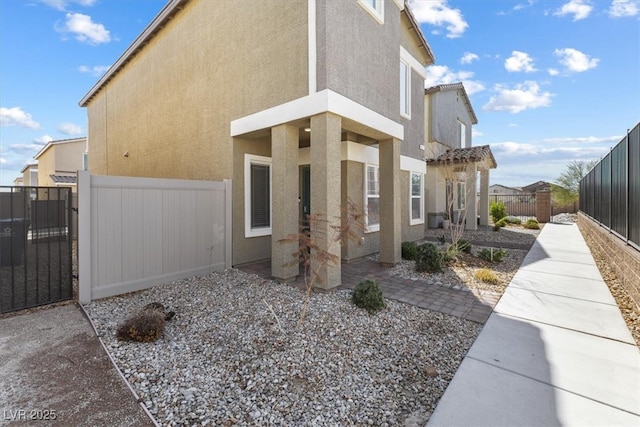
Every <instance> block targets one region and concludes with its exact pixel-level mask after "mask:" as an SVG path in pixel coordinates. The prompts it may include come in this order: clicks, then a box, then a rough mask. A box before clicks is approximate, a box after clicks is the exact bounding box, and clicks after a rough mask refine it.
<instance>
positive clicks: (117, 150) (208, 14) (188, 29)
mask: <svg viewBox="0 0 640 427" xmlns="http://www.w3.org/2000/svg"><path fill="white" fill-rule="evenodd" d="M307 33H308V30H307V3H306V2H291V1H289V0H270V1H268V2H254V1H249V0H240V1H234V2H227V1H203V0H195V1H190V2H189V3H187V4H186V6H185V8H184V9H183V10H182V11H180V12H179V13H178V14H177V15H176V16H175V17H174V18H173V19H172V20H171V21H169V22H168V23H167V24H166V26H165V28H164V29H163V30H161V31H160V32H159V33H158V35H156V36H155V37H154V38H153V39H152V40H151V41H150V42H149V44H148V45H147V46H145V47H144V48H143V49H142V51H141V52H140V53H138V54H137V55H136V56H134V57H133V58H132V59H131V61H130V62H129V63H128V64H127V65H126V66H125V67H124V69H123V70H122V71H120V72H119V73H117V74H116V75H115V76H114V78H113V79H112V80H111V81H110V82H109V83H108V85H107V86H106V87H104V88H103V89H102V90H100V91H99V92H98V94H97V95H96V96H95V97H94V98H93V99H92V100H91V101H90V102H89V105H88V109H87V110H88V118H89V170H90V172H91V173H94V174H108V175H128V176H147V177H167V178H183V179H203V180H219V179H224V178H231V177H232V153H233V144H232V139H231V137H230V136H229V134H230V129H229V125H230V122H231V120H233V119H237V118H239V117H243V116H246V115H248V114H251V113H254V112H257V111H261V110H263V109H266V108H269V107H272V106H275V105H278V104H282V103H284V102H286V101H289V100H292V99H296V98H299V97H301V96H304V95H306V94H308V76H307V74H308V67H307ZM265 41H268V43H265ZM125 153H127V154H128V157H125V156H124V154H125Z"/></svg>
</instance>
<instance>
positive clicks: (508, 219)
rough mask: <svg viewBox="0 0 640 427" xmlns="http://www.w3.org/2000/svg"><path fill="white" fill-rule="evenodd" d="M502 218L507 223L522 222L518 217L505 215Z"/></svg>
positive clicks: (516, 223)
mask: <svg viewBox="0 0 640 427" xmlns="http://www.w3.org/2000/svg"><path fill="white" fill-rule="evenodd" d="M503 219H504V220H505V221H506V222H507V224H515V225H520V224H522V220H521V219H520V218H516V217H515V216H507V217H505V218H503Z"/></svg>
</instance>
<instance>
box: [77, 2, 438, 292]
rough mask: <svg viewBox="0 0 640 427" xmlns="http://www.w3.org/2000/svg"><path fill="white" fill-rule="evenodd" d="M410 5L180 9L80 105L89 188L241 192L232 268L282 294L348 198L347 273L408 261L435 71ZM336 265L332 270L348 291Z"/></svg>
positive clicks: (416, 225)
mask: <svg viewBox="0 0 640 427" xmlns="http://www.w3.org/2000/svg"><path fill="white" fill-rule="evenodd" d="M433 61H434V59H433V54H432V52H431V50H430V48H429V45H428V43H427V41H426V40H425V38H424V36H423V34H422V32H421V31H420V28H419V25H418V24H417V22H416V21H415V19H414V17H413V16H412V14H411V12H410V11H409V8H408V6H407V4H406V3H404V2H403V1H402V0H344V1H334V0H316V1H307V0H298V1H293V0H273V1H268V2H267V1H248V0H245V1H234V2H222V1H204V0H191V1H188V0H172V1H170V2H169V3H168V4H167V5H166V6H165V7H164V8H163V9H162V11H161V12H160V13H159V15H158V16H157V17H156V18H154V20H153V21H152V22H151V24H150V25H149V26H148V27H147V28H146V29H145V30H144V31H143V33H142V34H141V35H140V36H139V37H138V38H137V39H136V40H135V41H134V42H133V44H132V45H131V46H130V47H129V48H128V49H127V50H126V51H125V52H124V53H123V54H122V55H121V56H120V58H119V59H118V60H117V61H116V63H115V64H114V65H113V66H112V67H111V68H110V69H109V70H108V71H107V72H106V73H105V75H104V76H103V77H102V78H101V79H100V80H99V81H98V82H97V83H96V84H95V85H94V86H93V88H91V90H90V91H89V92H88V93H87V94H86V95H85V96H84V97H83V98H82V100H81V101H80V105H81V106H83V107H86V108H87V114H88V128H89V129H88V132H89V135H90V137H89V141H88V148H89V149H88V156H89V158H88V165H89V168H88V169H89V171H90V172H91V173H92V174H103V175H125V176H144V177H163V178H180V179H199V180H222V179H232V181H233V197H232V200H233V202H232V203H233V215H234V216H233V230H232V235H233V264H234V265H240V264H245V263H252V262H256V261H260V260H266V259H271V267H272V275H273V276H274V277H275V278H277V279H279V280H282V281H286V280H291V279H293V278H294V277H295V276H296V275H298V266H297V265H295V263H294V265H291V262H290V261H291V260H292V255H291V254H292V252H294V251H295V250H296V249H297V248H296V247H295V246H296V245H297V244H291V243H289V244H282V243H281V242H279V241H280V240H282V239H284V238H285V237H287V236H288V235H290V234H292V233H297V232H298V231H299V228H298V226H299V224H300V223H301V220H302V219H303V218H304V216H305V215H306V214H307V213H321V214H322V215H324V216H325V218H326V219H327V220H329V221H330V222H332V223H333V222H334V221H336V220H339V218H341V215H342V212H341V208H342V207H344V206H346V205H347V201H348V200H352V201H353V202H354V203H355V204H356V205H358V206H360V207H361V208H363V210H364V211H365V213H366V215H365V216H364V219H363V222H364V224H363V226H364V230H363V231H361V232H360V236H359V237H360V238H359V239H358V240H357V241H352V242H349V243H348V244H345V245H342V246H341V247H340V246H339V245H334V246H331V245H330V242H329V239H330V237H329V234H330V230H324V231H325V232H324V233H323V229H327V228H328V227H327V225H326V224H324V225H321V227H320V228H321V229H320V230H318V233H317V234H316V236H317V238H318V244H319V245H320V247H321V248H325V249H327V248H329V247H330V246H331V248H330V252H331V253H334V254H336V255H338V256H340V257H341V258H342V259H343V260H349V259H354V258H358V257H362V256H365V255H368V254H371V253H375V252H378V251H379V252H380V261H381V262H382V263H385V264H394V263H397V262H399V261H400V259H401V257H400V246H401V242H402V241H403V240H416V239H419V238H421V237H423V236H424V227H425V216H426V215H425V209H424V195H425V193H424V187H425V173H426V169H427V167H426V164H425V162H424V157H425V154H424V145H423V144H424V141H425V135H424V132H425V111H424V108H425V103H424V82H425V77H426V74H425V66H427V65H430V64H432V63H433ZM340 271H341V270H340V265H337V266H329V267H328V268H327V269H322V270H321V282H322V284H321V285H320V286H322V287H334V286H337V285H338V284H340Z"/></svg>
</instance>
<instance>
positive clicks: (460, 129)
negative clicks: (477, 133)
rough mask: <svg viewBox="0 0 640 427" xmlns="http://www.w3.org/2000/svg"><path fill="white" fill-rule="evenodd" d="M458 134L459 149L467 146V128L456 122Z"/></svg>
mask: <svg viewBox="0 0 640 427" xmlns="http://www.w3.org/2000/svg"><path fill="white" fill-rule="evenodd" d="M458 134H459V135H460V148H465V147H466V146H467V126H466V125H465V124H464V123H462V122H461V121H460V120H458Z"/></svg>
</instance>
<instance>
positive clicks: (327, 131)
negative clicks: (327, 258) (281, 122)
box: [296, 113, 342, 289]
mask: <svg viewBox="0 0 640 427" xmlns="http://www.w3.org/2000/svg"><path fill="white" fill-rule="evenodd" d="M341 132H342V119H341V118H340V117H339V116H336V115H334V114H331V113H322V114H318V115H317V116H313V117H311V147H310V150H311V214H312V215H321V219H322V220H323V221H320V222H319V223H318V224H315V226H314V225H313V224H312V230H311V232H312V233H313V238H314V239H315V240H316V243H317V245H318V248H319V250H322V251H327V252H328V253H330V254H332V255H335V256H336V257H337V262H335V263H329V265H322V263H319V262H317V261H313V265H312V268H313V269H314V270H315V271H317V272H318V274H319V277H318V281H317V282H316V284H315V286H316V287H318V288H322V289H331V288H334V287H336V286H339V285H340V284H341V272H342V269H341V266H340V255H341V248H340V244H339V242H336V241H335V237H336V236H335V234H334V232H333V229H332V228H331V225H339V221H340V217H341V215H340V192H341V186H340V162H341V158H342V156H341V141H340V139H341ZM296 185H297V181H296ZM325 220H326V221H325Z"/></svg>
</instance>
